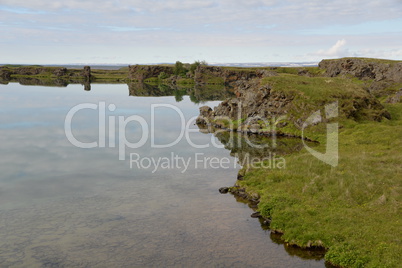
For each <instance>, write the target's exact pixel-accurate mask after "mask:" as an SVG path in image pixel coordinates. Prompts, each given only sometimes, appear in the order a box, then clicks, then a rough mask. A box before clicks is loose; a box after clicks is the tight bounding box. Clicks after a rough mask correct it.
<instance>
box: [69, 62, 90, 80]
mask: <svg viewBox="0 0 402 268" xmlns="http://www.w3.org/2000/svg"><path fill="white" fill-rule="evenodd" d="M66 71H67V70H66ZM81 75H82V76H83V77H84V79H85V81H90V80H91V67H90V66H84V70H83V71H82V73H81Z"/></svg>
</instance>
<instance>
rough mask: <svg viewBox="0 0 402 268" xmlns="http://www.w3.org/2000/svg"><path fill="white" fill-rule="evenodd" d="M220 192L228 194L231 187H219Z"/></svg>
mask: <svg viewBox="0 0 402 268" xmlns="http://www.w3.org/2000/svg"><path fill="white" fill-rule="evenodd" d="M219 192H220V193H221V194H227V193H228V192H229V187H222V188H219Z"/></svg>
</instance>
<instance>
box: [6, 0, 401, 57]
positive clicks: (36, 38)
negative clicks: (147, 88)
mask: <svg viewBox="0 0 402 268" xmlns="http://www.w3.org/2000/svg"><path fill="white" fill-rule="evenodd" d="M362 7H364V8H362ZM401 14H402V3H401V1H400V0H382V1H379V0H349V1H347V2H341V1H322V0H304V1H303V0H292V1H290V0H282V1H280V0H249V1H242V0H219V1H218V0H204V1H202V0H192V1H191V0H164V1H162V0H149V1H143V0H119V1H117V0H114V1H113V0H112V1H95V0H86V1H80V0H64V1H61V0H30V1H26V0H0V17H1V23H0V35H1V36H2V47H4V46H9V49H7V48H5V49H6V51H8V52H9V53H11V51H13V48H14V47H16V46H17V45H21V44H25V45H26V49H25V50H30V49H32V46H48V47H49V50H51V49H50V47H58V46H60V45H62V44H64V45H66V46H70V47H71V48H72V47H75V48H76V50H77V51H79V50H80V49H79V47H83V46H94V47H95V46H97V47H98V48H99V47H110V51H115V47H116V46H127V47H133V46H144V47H151V46H159V47H168V46H170V47H171V48H172V50H174V49H177V48H176V47H178V46H188V47H194V46H200V47H204V46H207V47H216V48H217V49H218V48H222V47H224V46H238V47H249V48H250V50H253V51H255V53H257V51H260V50H262V49H265V50H272V49H276V51H272V54H278V51H279V50H278V49H277V48H278V47H279V48H285V47H286V48H287V49H288V51H289V52H288V53H287V54H286V55H287V56H289V55H291V54H295V53H301V52H300V51H303V52H305V55H307V53H308V52H307V51H309V52H310V54H309V55H308V56H311V57H314V58H316V57H323V56H325V57H337V56H344V55H348V50H346V49H345V41H342V40H343V38H345V39H347V40H348V41H349V42H350V43H351V44H353V45H356V44H359V46H360V47H353V50H354V51H358V50H361V49H364V48H368V49H372V48H375V47H377V49H379V50H380V49H382V50H384V51H386V50H389V49H395V45H391V43H393V44H395V43H397V44H400V43H402V39H401V38H402V15H401ZM205 25H208V27H205ZM389 29H392V31H390V30H389ZM373 37H375V38H373ZM357 39H361V40H370V41H373V42H372V43H370V44H368V43H366V44H363V43H362V42H360V41H358V40H357ZM334 40H339V41H338V42H337V44H335V45H334V46H333V47H330V48H328V49H323V48H325V47H327V46H328V44H329V43H328V42H333V41H334ZM366 45H367V46H369V47H366ZM257 47H258V48H259V49H256V48H257ZM292 50H293V51H296V52H293V51H292ZM281 51H282V50H281ZM311 51H317V52H316V53H311ZM45 52H46V51H44V52H43V54H46V53H45ZM247 53H249V51H247ZM281 53H282V52H281ZM172 54H174V53H173V52H172ZM349 54H350V53H349ZM20 55H21V53H15V54H13V55H11V57H20V58H21V60H24V59H23V58H22V57H21V56H20ZM183 56H189V57H191V56H192V55H183ZM3 60H4V59H3ZM151 61H152V60H150V62H151ZM233 61H236V59H235V58H234V59H233ZM19 62H21V61H19Z"/></svg>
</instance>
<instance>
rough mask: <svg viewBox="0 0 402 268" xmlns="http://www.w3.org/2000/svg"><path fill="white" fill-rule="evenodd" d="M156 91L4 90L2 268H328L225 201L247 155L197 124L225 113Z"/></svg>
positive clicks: (0, 90) (0, 130)
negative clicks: (203, 115) (203, 112)
mask: <svg viewBox="0 0 402 268" xmlns="http://www.w3.org/2000/svg"><path fill="white" fill-rule="evenodd" d="M149 90H150V89H149V88H148V89H147V88H146V87H145V88H144V87H142V88H141V87H140V88H138V89H137V88H136V86H135V85H130V86H128V85H126V84H113V85H112V84H92V85H91V90H90V91H85V90H84V89H83V86H82V85H76V84H75V85H72V84H70V85H68V86H67V87H45V86H23V85H20V84H18V83H10V84H8V85H0V105H1V109H0V139H1V147H0V154H1V158H0V169H1V174H0V267H325V264H324V261H323V260H322V259H321V258H320V257H319V256H317V255H316V254H314V253H312V252H308V251H307V252H306V251H301V250H298V249H295V248H292V247H288V246H285V245H283V243H282V242H281V241H280V239H279V238H278V237H277V236H275V235H273V234H271V233H270V231H269V230H268V229H267V228H263V227H262V226H261V223H260V221H259V220H258V219H254V218H251V217H250V214H251V213H253V210H252V209H250V208H249V206H248V204H246V203H244V202H238V201H236V199H235V198H234V197H233V196H232V195H230V194H227V195H222V194H220V193H219V191H218V189H219V188H220V187H222V186H232V185H234V183H235V182H236V177H237V172H238V171H239V169H240V165H239V164H238V163H237V162H238V160H239V159H237V158H236V156H238V155H237V154H236V153H235V152H238V153H241V152H240V151H239V149H238V148H237V149H236V148H231V147H230V144H228V142H227V141H226V139H227V137H226V138H225V137H219V136H218V137H215V136H214V135H213V134H210V133H206V132H203V131H200V130H199V129H198V127H197V126H196V125H194V122H193V121H194V117H196V116H197V115H198V113H199V107H201V106H203V105H208V106H211V107H213V106H216V105H218V104H219V101H217V100H215V99H216V98H210V99H211V100H212V101H208V100H200V99H197V96H201V95H202V94H203V91H202V89H197V90H198V93H199V94H198V95H191V94H190V96H189V95H186V91H180V92H177V91H175V92H174V94H171V93H169V92H168V93H166V94H159V95H160V96H155V95H157V94H149V96H144V95H146V94H144V92H149ZM135 92H142V93H141V94H139V95H142V96H136V93H135ZM158 92H159V91H158ZM169 95H172V96H169ZM183 126H184V127H185V128H186V129H187V130H188V131H184V129H183ZM284 144H285V145H284V146H286V142H284ZM225 147H226V148H225Z"/></svg>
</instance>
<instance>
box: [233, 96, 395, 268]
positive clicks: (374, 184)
mask: <svg viewBox="0 0 402 268" xmlns="http://www.w3.org/2000/svg"><path fill="white" fill-rule="evenodd" d="M386 108H387V110H388V111H389V112H390V113H391V116H392V119H391V120H387V119H385V120H383V121H382V122H374V121H363V122H359V123H357V122H356V121H353V120H350V119H341V122H340V125H341V126H342V127H341V129H340V133H339V157H340V159H339V165H338V166H337V167H331V166H329V165H327V164H325V163H323V162H321V161H320V160H318V159H316V158H314V157H313V156H312V155H310V154H309V153H308V152H307V151H306V150H305V149H304V150H302V151H301V152H299V153H295V154H293V155H289V156H287V157H286V169H281V170H275V169H262V168H260V169H254V170H251V171H249V172H248V173H246V175H245V177H244V180H243V181H239V182H238V184H239V185H241V186H244V187H246V188H247V191H248V192H249V193H257V194H258V195H259V196H260V200H261V202H260V204H259V210H260V212H261V213H262V215H264V216H266V217H270V218H272V222H271V228H272V229H274V230H277V231H279V232H282V233H284V235H283V239H285V241H286V242H288V243H290V244H296V245H299V246H302V247H309V246H323V247H326V248H327V249H328V252H327V253H326V256H325V259H326V260H327V261H329V262H331V263H333V264H335V265H339V266H343V267H398V266H399V265H400V263H402V258H401V252H402V241H401V239H402V238H401V237H402V233H401V220H402V219H401V215H402V214H401V207H400V203H401V190H402V179H401V178H402V151H401V150H402V104H401V103H398V104H392V105H391V104H389V105H386ZM315 135H316V137H317V138H318V139H319V140H321V141H325V133H321V134H317V133H315ZM320 147H321V148H320ZM320 147H318V148H320V149H321V151H322V152H325V144H324V143H322V144H321V145H320ZM314 149H317V148H314Z"/></svg>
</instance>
